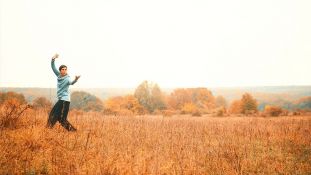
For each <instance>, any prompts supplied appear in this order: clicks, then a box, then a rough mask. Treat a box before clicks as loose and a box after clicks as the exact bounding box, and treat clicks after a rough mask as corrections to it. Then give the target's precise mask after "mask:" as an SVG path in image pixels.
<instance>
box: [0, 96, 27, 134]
mask: <svg viewBox="0 0 311 175" xmlns="http://www.w3.org/2000/svg"><path fill="white" fill-rule="evenodd" d="M28 108H30V105H28V104H24V103H22V102H20V101H19V100H18V99H15V98H13V99H9V100H6V101H4V103H3V104H2V105H1V106H0V111H1V113H0V129H3V128H16V127H17V125H18V123H19V121H20V118H21V116H22V115H23V113H24V112H25V111H26V110H27V109H28Z"/></svg>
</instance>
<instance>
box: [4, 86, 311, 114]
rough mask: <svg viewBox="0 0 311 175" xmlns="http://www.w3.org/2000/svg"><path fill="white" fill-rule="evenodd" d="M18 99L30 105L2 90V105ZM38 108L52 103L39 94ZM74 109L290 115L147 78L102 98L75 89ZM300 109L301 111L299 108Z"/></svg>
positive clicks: (250, 100) (306, 101) (308, 104)
mask: <svg viewBox="0 0 311 175" xmlns="http://www.w3.org/2000/svg"><path fill="white" fill-rule="evenodd" d="M12 99H14V100H15V102H14V103H20V104H26V103H27V102H26V100H25V97H24V96H23V94H19V93H15V92H6V93H4V92H0V105H1V104H4V103H6V101H10V100H12ZM293 105H295V107H296V109H299V110H298V111H302V110H305V111H308V110H311V97H304V98H302V99H299V100H298V101H296V102H294V103H293ZM31 106H32V108H34V109H42V108H44V109H49V108H51V106H52V104H51V102H50V101H49V100H47V99H46V98H45V97H38V98H36V99H34V100H33V101H32V103H31ZM70 107H71V109H75V110H81V111H97V112H102V113H104V114H107V115H145V114H161V115H174V114H190V115H193V116H201V115H203V114H215V115H217V116H224V115H230V114H243V115H254V114H259V113H263V114H265V115H271V116H278V115H287V114H288V112H289V111H288V110H286V109H283V108H282V107H280V106H276V105H269V104H265V106H264V110H263V111H259V110H258V102H257V100H256V99H255V98H254V97H253V96H252V95H251V94H250V93H245V94H243V95H242V97H241V98H240V99H237V100H234V101H233V102H231V103H230V104H229V103H228V102H227V100H226V99H225V98H224V97H223V96H221V95H219V96H214V95H213V94H212V92H211V91H210V90H209V89H207V88H204V87H201V88H177V89H174V90H173V91H172V92H171V93H170V94H166V93H164V92H162V90H161V88H160V87H159V85H158V84H156V83H151V82H148V81H143V82H142V83H141V84H140V85H139V86H138V87H137V88H136V89H135V92H134V93H133V94H128V95H125V96H116V97H111V98H108V99H107V100H104V101H103V100H101V99H99V98H98V97H96V96H94V95H92V94H90V93H88V92H84V91H75V92H73V93H72V94H71V106H70ZM295 111H297V110H295Z"/></svg>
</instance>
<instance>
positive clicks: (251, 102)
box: [241, 93, 258, 114]
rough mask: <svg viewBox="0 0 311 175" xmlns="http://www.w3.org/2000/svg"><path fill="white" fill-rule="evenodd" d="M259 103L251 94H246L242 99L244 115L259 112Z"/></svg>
mask: <svg viewBox="0 0 311 175" xmlns="http://www.w3.org/2000/svg"><path fill="white" fill-rule="evenodd" d="M257 106H258V105H257V101H256V100H255V99H254V98H253V96H252V95H251V94H249V93H245V94H244V95H243V96H242V99H241V109H242V113H243V114H247V113H249V112H257V111H258V110H257Z"/></svg>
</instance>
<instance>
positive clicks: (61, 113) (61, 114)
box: [47, 100, 77, 131]
mask: <svg viewBox="0 0 311 175" xmlns="http://www.w3.org/2000/svg"><path fill="white" fill-rule="evenodd" d="M69 105H70V102H69V101H64V100H58V101H57V102H56V104H55V105H54V107H53V108H52V110H51V112H50V115H49V118H48V123H47V127H49V128H52V127H53V126H54V125H55V123H56V122H57V121H58V122H59V123H60V124H61V125H62V126H63V127H64V128H65V129H67V130H68V131H76V130H77V129H76V128H74V127H73V126H72V125H71V124H70V123H69V121H68V120H67V115H68V112H69Z"/></svg>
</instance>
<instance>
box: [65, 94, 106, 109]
mask: <svg viewBox="0 0 311 175" xmlns="http://www.w3.org/2000/svg"><path fill="white" fill-rule="evenodd" d="M70 108H72V109H80V110H83V111H102V110H103V108H104V105H103V102H102V101H101V100H100V99H99V98H97V97H96V96H94V95H91V94H90V93H87V92H84V91H75V92H73V93H72V94H71V104H70Z"/></svg>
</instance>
